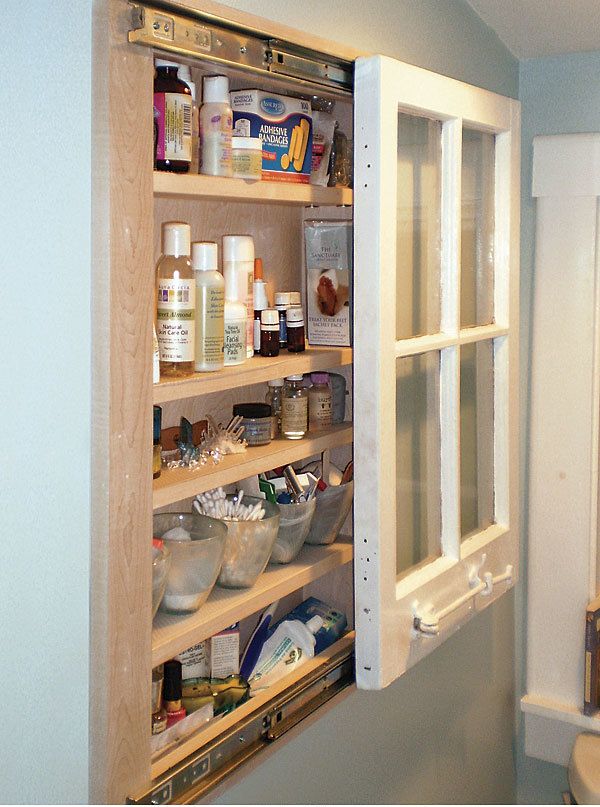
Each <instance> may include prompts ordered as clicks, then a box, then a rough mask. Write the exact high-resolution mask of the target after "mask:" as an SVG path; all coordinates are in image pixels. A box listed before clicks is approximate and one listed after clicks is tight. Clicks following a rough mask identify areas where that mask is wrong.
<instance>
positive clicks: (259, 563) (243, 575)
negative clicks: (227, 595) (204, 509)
mask: <svg viewBox="0 0 600 807" xmlns="http://www.w3.org/2000/svg"><path fill="white" fill-rule="evenodd" d="M227 498H228V499H232V498H233V496H228V497H227ZM257 502H260V503H261V504H262V505H263V507H264V509H265V517H264V518H263V519H261V520H260V521H226V522H225V524H227V543H226V547H225V557H224V558H223V566H222V567H221V574H220V575H219V581H218V582H219V585H220V586H223V588H251V587H252V586H253V585H254V584H255V583H256V581H257V580H258V578H259V576H260V575H261V574H262V573H263V572H264V570H265V567H266V565H267V563H268V562H269V558H270V557H271V550H272V549H273V544H274V543H275V540H276V538H277V531H278V529H279V507H278V505H276V504H273V503H272V502H267V501H266V500H265V499H257V498H255V497H254V496H244V504H249V505H254V504H257Z"/></svg>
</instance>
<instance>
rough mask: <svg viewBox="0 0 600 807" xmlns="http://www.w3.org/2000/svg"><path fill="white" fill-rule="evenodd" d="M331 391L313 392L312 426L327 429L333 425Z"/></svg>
mask: <svg viewBox="0 0 600 807" xmlns="http://www.w3.org/2000/svg"><path fill="white" fill-rule="evenodd" d="M331 416H332V414H331V392H329V391H328V390H323V392H312V393H311V395H310V416H309V422H310V426H311V428H313V427H314V428H316V429H326V428H327V427H328V426H331Z"/></svg>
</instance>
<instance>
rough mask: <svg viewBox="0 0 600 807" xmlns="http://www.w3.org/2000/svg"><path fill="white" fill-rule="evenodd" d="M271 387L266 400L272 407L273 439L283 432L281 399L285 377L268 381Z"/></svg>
mask: <svg viewBox="0 0 600 807" xmlns="http://www.w3.org/2000/svg"><path fill="white" fill-rule="evenodd" d="M267 385H268V387H269V389H268V390H267V394H266V395H265V401H266V403H268V404H269V406H270V407H271V439H272V440H274V439H275V438H276V437H278V436H279V434H281V399H282V396H283V378H272V379H271V380H270V381H267Z"/></svg>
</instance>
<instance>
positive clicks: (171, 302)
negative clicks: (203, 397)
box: [156, 221, 196, 378]
mask: <svg viewBox="0 0 600 807" xmlns="http://www.w3.org/2000/svg"><path fill="white" fill-rule="evenodd" d="M162 236H163V254H162V255H161V257H160V260H159V261H158V264H157V266H156V337H157V339H158V350H159V353H160V374H161V376H168V377H171V378H173V377H178V376H182V375H188V374H190V373H193V372H194V344H195V327H194V326H195V316H196V310H195V308H196V305H195V303H196V286H195V283H194V272H193V270H192V262H191V261H190V225H189V224H184V223H183V222H181V221H168V222H166V223H165V224H163V232H162Z"/></svg>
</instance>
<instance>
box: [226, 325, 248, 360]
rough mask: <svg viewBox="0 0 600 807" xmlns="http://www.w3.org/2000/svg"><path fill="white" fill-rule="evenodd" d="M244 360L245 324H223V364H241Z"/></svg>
mask: <svg viewBox="0 0 600 807" xmlns="http://www.w3.org/2000/svg"><path fill="white" fill-rule="evenodd" d="M245 359H246V322H245V321H243V322H239V321H238V322H226V323H225V364H241V363H242V362H243V361H244V360H245Z"/></svg>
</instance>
